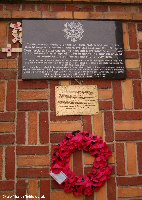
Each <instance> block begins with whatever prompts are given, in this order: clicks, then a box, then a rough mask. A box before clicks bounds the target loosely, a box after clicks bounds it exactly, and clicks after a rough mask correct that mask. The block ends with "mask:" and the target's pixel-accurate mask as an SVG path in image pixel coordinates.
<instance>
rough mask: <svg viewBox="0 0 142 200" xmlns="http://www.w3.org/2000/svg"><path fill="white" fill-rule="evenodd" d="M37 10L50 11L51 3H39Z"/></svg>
mask: <svg viewBox="0 0 142 200" xmlns="http://www.w3.org/2000/svg"><path fill="white" fill-rule="evenodd" d="M37 10H39V11H49V10H50V5H49V4H38V5H37Z"/></svg>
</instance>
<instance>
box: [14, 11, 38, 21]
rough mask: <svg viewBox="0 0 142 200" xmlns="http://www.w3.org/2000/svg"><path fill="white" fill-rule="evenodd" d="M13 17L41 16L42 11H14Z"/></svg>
mask: <svg viewBox="0 0 142 200" xmlns="http://www.w3.org/2000/svg"><path fill="white" fill-rule="evenodd" d="M12 18H20V19H21V18H41V12H40V11H25V10H24V11H14V10H13V11H12Z"/></svg>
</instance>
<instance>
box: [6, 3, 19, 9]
mask: <svg viewBox="0 0 142 200" xmlns="http://www.w3.org/2000/svg"><path fill="white" fill-rule="evenodd" d="M5 6H6V10H10V11H12V10H19V9H20V4H5Z"/></svg>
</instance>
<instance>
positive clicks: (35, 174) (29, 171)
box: [17, 168, 49, 178]
mask: <svg viewBox="0 0 142 200" xmlns="http://www.w3.org/2000/svg"><path fill="white" fill-rule="evenodd" d="M17 178H49V170H48V169H47V168H18V169H17Z"/></svg>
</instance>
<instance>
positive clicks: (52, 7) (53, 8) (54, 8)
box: [50, 4, 65, 12]
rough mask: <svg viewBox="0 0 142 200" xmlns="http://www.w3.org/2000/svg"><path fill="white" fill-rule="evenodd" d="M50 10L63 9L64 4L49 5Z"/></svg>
mask: <svg viewBox="0 0 142 200" xmlns="http://www.w3.org/2000/svg"><path fill="white" fill-rule="evenodd" d="M50 10H51V11H53V12H60V11H65V5H57V4H55V5H54V4H53V5H50Z"/></svg>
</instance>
